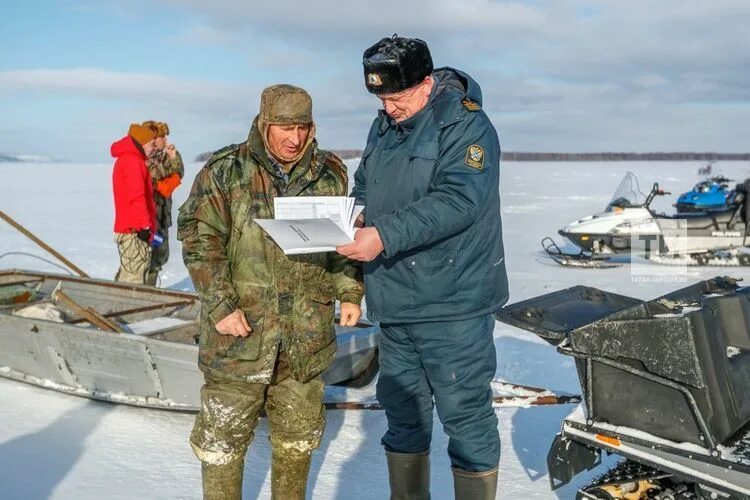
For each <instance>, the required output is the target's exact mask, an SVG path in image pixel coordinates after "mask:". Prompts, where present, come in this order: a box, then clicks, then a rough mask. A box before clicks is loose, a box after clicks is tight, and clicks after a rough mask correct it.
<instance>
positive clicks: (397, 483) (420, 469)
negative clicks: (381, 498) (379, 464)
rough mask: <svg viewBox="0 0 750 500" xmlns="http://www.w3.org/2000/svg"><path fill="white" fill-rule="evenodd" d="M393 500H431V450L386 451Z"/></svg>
mask: <svg viewBox="0 0 750 500" xmlns="http://www.w3.org/2000/svg"><path fill="white" fill-rule="evenodd" d="M385 456H386V458H387V459H388V482H389V483H390V486H391V500H430V450H427V451H423V452H421V453H396V452H393V451H388V450H386V452H385Z"/></svg>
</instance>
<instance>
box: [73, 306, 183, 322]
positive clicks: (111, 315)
mask: <svg viewBox="0 0 750 500" xmlns="http://www.w3.org/2000/svg"><path fill="white" fill-rule="evenodd" d="M194 303H195V301H193V300H178V301H175V302H165V303H164V304H152V305H150V306H141V307H134V308H132V309H124V310H122V311H113V312H108V313H104V314H101V313H100V314H101V316H102V317H104V318H116V317H117V316H126V315H128V314H137V313H142V312H148V311H156V310H158V309H167V308H170V307H180V306H189V305H192V304H194ZM86 321H88V320H87V319H86V318H75V319H73V320H71V321H68V323H70V324H73V325H75V324H77V323H84V322H86Z"/></svg>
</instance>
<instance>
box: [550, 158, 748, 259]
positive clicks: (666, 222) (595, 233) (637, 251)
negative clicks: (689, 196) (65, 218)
mask: <svg viewBox="0 0 750 500" xmlns="http://www.w3.org/2000/svg"><path fill="white" fill-rule="evenodd" d="M749 189H750V181H746V182H745V183H743V184H738V185H737V189H736V191H737V194H736V196H735V200H736V203H735V204H734V205H732V206H730V207H728V208H726V209H722V210H706V211H704V212H693V213H684V214H682V213H681V214H674V215H667V214H664V213H658V214H657V213H655V212H654V210H652V209H651V203H652V202H653V200H654V199H655V198H656V197H657V196H665V195H668V194H671V193H669V192H666V191H664V190H662V189H661V188H660V187H659V184H658V183H654V185H653V186H652V188H651V191H650V192H649V194H648V195H644V194H643V193H642V192H641V191H640V188H639V186H638V179H637V178H636V176H635V174H633V173H632V172H628V173H627V174H626V175H625V177H624V178H623V180H622V181H621V182H620V185H619V186H618V188H617V189H616V190H615V194H614V196H613V197H612V200H611V201H610V202H609V203H608V204H607V207H606V208H605V209H604V211H603V212H599V213H596V214H594V215H590V216H588V217H584V218H583V219H579V220H577V221H574V222H571V223H570V224H568V225H567V226H565V227H564V228H563V229H561V230H560V231H558V232H559V234H560V235H561V236H564V237H565V238H567V239H568V240H569V241H571V242H572V243H573V244H574V245H575V246H576V247H577V248H578V251H577V252H566V251H563V250H562V249H561V248H560V247H559V246H558V245H557V243H555V241H554V240H553V239H552V238H550V237H546V238H544V239H543V240H542V248H543V250H544V251H545V253H546V254H547V255H549V256H550V257H551V258H552V259H553V260H554V261H555V262H557V263H558V264H560V265H563V266H571V267H594V268H603V267H616V266H619V265H621V263H622V261H621V260H616V259H614V257H615V256H617V255H618V254H619V255H622V256H631V257H632V256H634V255H637V256H642V257H644V258H646V259H649V260H650V261H652V262H656V263H659V264H683V265H740V266H748V265H750V253H748V252H745V251H744V250H745V248H746V246H747V244H748V243H749V242H748V235H749V234H750V228H749V227H748V222H749V221H750V204H748V203H745V200H746V199H747V196H746V193H747V192H748V190H749Z"/></svg>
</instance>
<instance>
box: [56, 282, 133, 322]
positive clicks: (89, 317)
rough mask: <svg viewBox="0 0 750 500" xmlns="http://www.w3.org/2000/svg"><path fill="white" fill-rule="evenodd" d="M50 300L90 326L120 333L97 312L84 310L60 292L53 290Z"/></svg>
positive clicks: (89, 309)
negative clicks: (56, 302)
mask: <svg viewBox="0 0 750 500" xmlns="http://www.w3.org/2000/svg"><path fill="white" fill-rule="evenodd" d="M52 299H53V300H55V301H60V302H62V303H63V304H65V306H66V307H67V308H69V309H70V310H71V311H73V312H74V313H75V314H77V315H78V316H82V317H84V318H86V321H88V322H89V323H91V324H92V325H94V326H96V327H97V328H99V329H100V330H104V331H106V332H116V333H122V331H123V330H122V328H119V327H117V326H113V325H111V324H110V323H108V322H107V320H106V319H105V318H103V317H102V316H101V314H99V313H98V312H96V311H94V310H93V309H91V308H88V309H86V308H84V307H82V306H81V305H79V304H78V303H77V302H76V301H75V300H73V299H71V298H70V297H68V296H67V295H65V293H64V292H63V291H62V290H55V293H54V294H52Z"/></svg>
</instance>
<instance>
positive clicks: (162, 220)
mask: <svg viewBox="0 0 750 500" xmlns="http://www.w3.org/2000/svg"><path fill="white" fill-rule="evenodd" d="M143 126H147V127H149V128H151V129H152V130H154V131H155V132H156V141H155V149H154V152H153V153H152V154H151V156H149V158H148V161H147V162H146V165H147V166H148V171H149V173H150V174H151V183H152V185H153V189H154V204H155V205H156V234H158V235H159V236H160V237H161V239H162V242H161V243H159V244H156V245H153V250H152V252H151V265H150V267H149V271H148V274H147V275H146V284H148V285H151V286H156V281H157V279H158V278H159V272H160V271H161V269H162V267H164V265H165V264H166V263H167V261H168V260H169V228H170V227H172V192H173V191H174V190H175V189H176V188H177V186H179V185H180V183H181V182H182V178H183V177H184V176H185V168H184V166H183V163H182V157H181V156H180V153H179V152H178V151H177V149H176V148H175V147H174V144H170V143H169V142H168V141H167V136H168V135H169V126H168V125H167V124H166V123H164V122H157V121H147V122H144V123H143Z"/></svg>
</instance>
